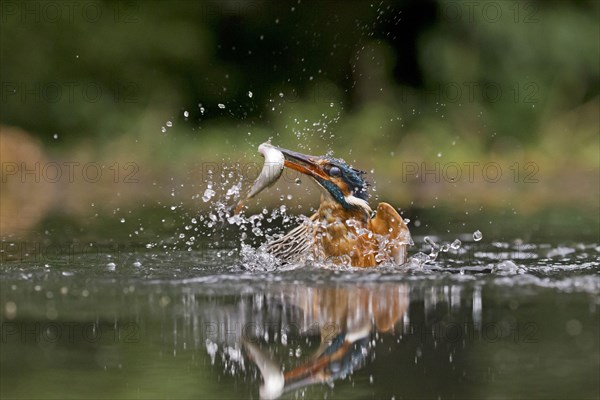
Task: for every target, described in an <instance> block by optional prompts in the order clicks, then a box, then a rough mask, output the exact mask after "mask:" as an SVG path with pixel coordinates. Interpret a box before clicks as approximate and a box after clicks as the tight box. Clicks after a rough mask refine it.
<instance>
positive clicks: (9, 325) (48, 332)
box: [0, 321, 141, 345]
mask: <svg viewBox="0 0 600 400" xmlns="http://www.w3.org/2000/svg"><path fill="white" fill-rule="evenodd" d="M140 337H141V329H140V326H139V324H138V323H136V322H132V321H117V322H114V323H101V322H81V321H43V322H41V321H35V322H21V321H3V322H2V323H0V343H1V344H3V345H5V344H17V343H18V344H54V343H65V344H74V343H93V344H105V345H106V344H117V343H138V342H139V341H140Z"/></svg>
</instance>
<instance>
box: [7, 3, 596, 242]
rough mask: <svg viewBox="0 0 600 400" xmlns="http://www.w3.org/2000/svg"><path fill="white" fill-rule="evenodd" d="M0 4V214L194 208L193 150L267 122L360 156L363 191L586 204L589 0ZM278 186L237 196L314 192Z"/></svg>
mask: <svg viewBox="0 0 600 400" xmlns="http://www.w3.org/2000/svg"><path fill="white" fill-rule="evenodd" d="M1 12H2V14H1V22H2V24H1V27H0V67H1V68H0V72H1V82H2V87H1V103H0V125H1V128H0V135H1V136H0V141H1V152H0V157H1V161H2V190H1V193H0V196H1V204H0V205H1V211H2V213H1V220H2V225H1V226H0V228H1V229H2V233H3V234H7V233H8V234H10V233H13V232H17V231H19V230H27V229H31V228H32V227H33V226H35V225H36V224H38V223H39V222H40V221H41V220H43V219H44V218H47V216H48V215H51V214H53V213H56V212H58V213H63V214H66V215H69V216H74V217H75V218H79V219H82V220H86V219H90V218H93V217H94V216H98V215H102V214H103V213H104V214H112V215H117V216H118V215H119V213H123V210H132V209H136V208H141V207H144V208H153V207H154V208H156V207H159V208H160V207H166V206H171V205H176V206H178V207H182V208H184V209H189V210H203V209H207V208H208V206H209V203H204V202H203V201H201V199H200V198H201V196H202V193H203V192H204V190H205V188H206V180H207V179H208V176H207V169H206V165H209V164H210V165H212V164H214V163H217V164H219V165H220V164H221V163H225V164H227V165H232V164H233V163H235V162H257V163H260V162H261V159H260V158H259V157H258V156H257V153H256V146H257V145H258V144H260V143H261V142H263V141H265V140H267V139H268V138H270V137H272V138H273V142H274V143H276V144H278V145H281V146H284V147H288V148H292V149H297V150H300V151H304V152H307V153H316V154H324V153H326V152H327V151H333V152H334V154H335V155H336V156H337V157H342V158H344V159H346V160H347V161H348V162H350V163H351V164H353V165H354V166H355V167H357V168H361V169H364V170H367V171H370V172H372V173H371V174H369V176H370V179H371V180H372V181H373V182H374V184H375V188H376V191H375V192H374V195H375V196H376V198H375V199H374V200H375V201H376V200H378V199H379V200H385V201H388V202H390V203H392V204H394V205H395V206H397V207H400V208H403V209H409V210H410V209H429V210H432V209H435V208H437V209H444V210H449V211H450V212H453V213H457V215H462V216H464V218H468V217H467V216H468V215H473V213H474V212H480V211H482V210H484V211H486V212H494V211H495V210H508V212H509V213H512V214H514V213H519V214H530V213H539V212H543V210H546V209H566V210H569V209H583V210H588V212H589V215H591V218H595V220H592V221H595V222H597V218H598V207H599V203H598V201H599V196H600V194H599V180H600V172H599V170H600V167H599V163H600V159H599V151H600V150H599V147H600V143H599V136H600V135H599V132H600V128H599V111H598V110H599V92H600V90H599V88H600V77H599V75H600V73H599V71H600V65H599V60H600V50H599V37H600V32H599V28H598V20H599V17H600V3H599V2H597V1H569V2H566V1H524V2H519V1H475V2H457V1H438V2H432V1H381V2H380V1H377V2H368V1H366V2H359V1H354V2H350V3H348V2H344V1H319V2H308V1H293V2H278V1H252V0H250V1H237V0H235V1H125V0H124V1H114V2H111V1H74V2H43V1H26V2H25V1H10V0H6V1H2V2H1ZM36 163H37V165H38V166H37V167H36ZM218 169H219V168H217V171H216V172H217V175H218V172H219V171H218ZM247 178H248V180H250V179H251V177H247ZM221 183H222V182H220V181H219V180H218V179H216V180H215V184H216V186H217V189H220V190H226V189H227V188H228V187H229V186H230V185H229V186H227V185H224V183H223V185H221ZM221 186H223V187H221ZM289 186H290V188H289V189H288V188H286V187H285V183H282V184H281V185H280V187H278V189H276V190H273V191H271V192H270V193H267V194H265V195H264V196H262V197H261V198H260V199H259V200H258V201H257V202H256V203H254V204H252V205H251V206H252V207H258V206H263V205H269V206H277V205H279V204H280V203H281V200H280V195H281V194H282V193H284V194H285V193H288V191H289V192H290V193H293V194H294V196H295V197H293V200H291V201H287V200H286V201H287V202H288V203H289V204H291V205H296V204H298V203H302V204H307V205H309V204H311V205H314V197H312V196H314V195H313V194H307V190H306V188H305V187H304V186H303V187H300V188H298V187H295V185H289ZM308 192H314V190H308ZM300 211H301V212H302V211H306V210H305V209H301V210H300ZM469 213H471V214H469ZM566 214H568V212H567V213H566ZM588 222H589V221H588ZM579 223H581V221H580V222H579Z"/></svg>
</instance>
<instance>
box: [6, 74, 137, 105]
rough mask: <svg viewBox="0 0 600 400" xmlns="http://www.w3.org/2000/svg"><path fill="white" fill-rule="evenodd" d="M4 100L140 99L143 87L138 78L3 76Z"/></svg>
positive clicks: (122, 101) (33, 102)
mask: <svg viewBox="0 0 600 400" xmlns="http://www.w3.org/2000/svg"><path fill="white" fill-rule="evenodd" d="M0 99H1V101H2V104H4V105H10V104H18V105H38V104H56V103H65V104H78V103H99V102H105V101H109V102H113V103H117V104H132V103H138V102H139V99H140V87H139V85H138V83H137V82H133V81H123V82H108V83H107V82H96V81H89V80H88V81H81V82H79V81H52V82H25V81H16V80H15V81H13V80H3V81H1V83H0Z"/></svg>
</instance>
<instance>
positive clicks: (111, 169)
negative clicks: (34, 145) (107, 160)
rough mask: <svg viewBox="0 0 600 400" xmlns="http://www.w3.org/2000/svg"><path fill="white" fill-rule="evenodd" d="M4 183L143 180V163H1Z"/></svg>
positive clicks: (128, 181)
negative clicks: (141, 178) (141, 173)
mask: <svg viewBox="0 0 600 400" xmlns="http://www.w3.org/2000/svg"><path fill="white" fill-rule="evenodd" d="M0 164H1V165H0V169H1V172H2V174H1V179H2V183H3V184H6V183H11V182H18V183H42V182H43V183H59V182H62V183H75V182H78V181H81V182H85V183H97V182H100V181H101V180H102V179H105V180H109V181H112V182H113V183H139V182H140V179H139V175H138V174H139V171H140V166H139V165H138V164H137V163H135V162H124V163H119V162H114V163H112V164H109V165H106V164H103V163H99V162H85V163H81V162H78V161H62V162H57V161H50V162H34V163H32V162H29V163H28V162H12V161H6V162H4V161H3V162H2V163H0Z"/></svg>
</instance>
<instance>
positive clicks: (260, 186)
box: [235, 142, 285, 214]
mask: <svg viewBox="0 0 600 400" xmlns="http://www.w3.org/2000/svg"><path fill="white" fill-rule="evenodd" d="M258 152H259V153H260V154H262V156H263V157H264V158H265V163H264V164H263V168H262V171H261V172H260V175H259V176H258V178H256V180H255V181H254V184H253V185H252V187H251V188H250V191H249V192H248V194H247V195H246V197H244V198H243V199H241V200H240V201H239V203H238V204H237V206H236V208H235V213H236V214H237V213H239V212H240V211H241V210H242V207H243V206H244V202H245V201H246V200H249V199H251V198H253V197H254V196H256V195H257V194H259V193H260V192H262V191H263V190H265V189H266V188H268V187H269V186H272V185H273V184H274V183H275V182H277V179H279V177H280V176H281V173H282V172H283V165H284V162H285V158H284V156H283V153H282V152H281V151H279V150H278V149H277V148H276V147H275V146H273V145H271V143H269V142H266V143H263V144H261V145H260V146H258Z"/></svg>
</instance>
